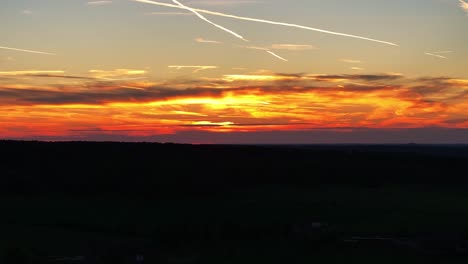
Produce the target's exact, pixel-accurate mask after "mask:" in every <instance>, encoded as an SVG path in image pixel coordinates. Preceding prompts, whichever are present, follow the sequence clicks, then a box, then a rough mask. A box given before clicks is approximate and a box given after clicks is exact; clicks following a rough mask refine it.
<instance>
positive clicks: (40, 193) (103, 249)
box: [0, 141, 468, 263]
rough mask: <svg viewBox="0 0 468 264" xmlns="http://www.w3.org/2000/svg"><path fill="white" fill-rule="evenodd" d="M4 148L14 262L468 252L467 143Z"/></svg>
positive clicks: (6, 247) (368, 259)
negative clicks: (139, 257) (442, 144)
mask: <svg viewBox="0 0 468 264" xmlns="http://www.w3.org/2000/svg"><path fill="white" fill-rule="evenodd" d="M0 158H1V159H0V193H1V197H2V198H1V200H0V210H1V217H0V260H2V259H3V261H4V262H5V263H135V255H136V254H140V255H144V256H145V260H144V263H311V262H314V261H315V262H317V263H343V262H345V261H346V262H351V263H353V262H354V261H356V262H360V263H394V262H396V261H398V262H401V263H467V260H468V192H467V190H468V177H467V176H466V174H467V173H466V171H467V168H468V146H456V145H448V146H440V145H435V146H431V145H389V146H385V145H382V146H377V145H372V146H367V145H333V146H332V145H328V146H324V145H308V146H304V145H300V146H299V145H297V146H274V145H263V146H228V145H224V146H223V145H197V146H193V145H175V144H150V143H85V142H67V143H44V142H15V141H0ZM64 257H66V258H64ZM69 257H74V258H69ZM132 261H133V262H132ZM2 263H3V262H2Z"/></svg>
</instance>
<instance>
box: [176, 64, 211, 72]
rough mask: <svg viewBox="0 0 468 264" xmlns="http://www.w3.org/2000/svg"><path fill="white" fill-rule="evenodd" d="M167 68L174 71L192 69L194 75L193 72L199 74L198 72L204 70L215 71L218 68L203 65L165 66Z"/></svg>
mask: <svg viewBox="0 0 468 264" xmlns="http://www.w3.org/2000/svg"><path fill="white" fill-rule="evenodd" d="M167 67H168V68H172V69H176V70H182V69H194V71H193V72H194V73H195V72H199V71H204V70H213V69H217V68H218V66H210V65H208V66H205V65H170V66H167Z"/></svg>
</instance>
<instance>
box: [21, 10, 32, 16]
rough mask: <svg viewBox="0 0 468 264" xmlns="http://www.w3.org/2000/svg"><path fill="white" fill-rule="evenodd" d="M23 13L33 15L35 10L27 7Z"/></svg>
mask: <svg viewBox="0 0 468 264" xmlns="http://www.w3.org/2000/svg"><path fill="white" fill-rule="evenodd" d="M21 14H23V15H32V14H33V11H32V10H29V9H25V10H22V11H21Z"/></svg>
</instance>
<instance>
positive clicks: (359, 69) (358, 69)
mask: <svg viewBox="0 0 468 264" xmlns="http://www.w3.org/2000/svg"><path fill="white" fill-rule="evenodd" d="M350 69H351V70H354V71H362V70H364V69H363V68H361V67H351V68H350Z"/></svg>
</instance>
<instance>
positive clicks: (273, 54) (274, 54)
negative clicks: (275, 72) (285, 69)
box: [266, 50, 288, 61]
mask: <svg viewBox="0 0 468 264" xmlns="http://www.w3.org/2000/svg"><path fill="white" fill-rule="evenodd" d="M266 52H267V53H269V54H271V55H272V56H273V57H276V58H278V59H280V60H282V61H288V60H287V59H285V58H283V57H281V56H280V55H278V54H276V53H274V52H273V51H271V50H267V51H266Z"/></svg>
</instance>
